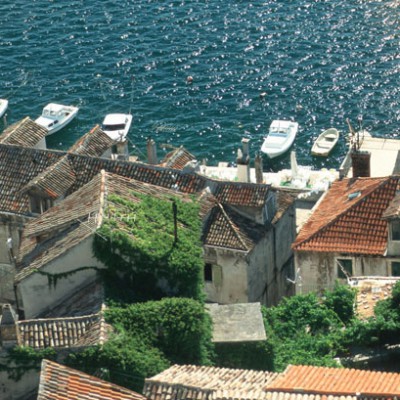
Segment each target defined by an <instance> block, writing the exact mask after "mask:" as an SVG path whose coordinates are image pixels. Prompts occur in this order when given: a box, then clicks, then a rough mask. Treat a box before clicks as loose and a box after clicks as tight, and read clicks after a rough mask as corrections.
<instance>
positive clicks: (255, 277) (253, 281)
mask: <svg viewBox="0 0 400 400" xmlns="http://www.w3.org/2000/svg"><path fill="white" fill-rule="evenodd" d="M271 236H272V235H271V233H270V234H269V235H268V234H267V235H265V236H264V238H263V239H261V240H260V241H259V242H258V243H257V245H256V246H255V247H254V249H253V250H252V251H251V253H250V254H249V255H248V260H249V267H248V293H249V294H248V299H249V300H248V301H249V302H251V303H253V302H260V303H261V304H263V305H267V303H268V298H269V297H274V294H273V292H274V291H275V289H274V287H273V285H272V286H271V285H268V282H270V281H271V276H272V275H273V265H274V256H273V247H272V240H270V237H271Z"/></svg>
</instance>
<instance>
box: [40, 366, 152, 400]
mask: <svg viewBox="0 0 400 400" xmlns="http://www.w3.org/2000/svg"><path fill="white" fill-rule="evenodd" d="M37 400H146V397H144V396H142V395H141V394H139V393H136V392H134V391H132V390H129V389H125V388H123V387H121V386H117V385H114V384H113V383H110V382H106V381H103V380H101V379H99V378H96V377H94V376H90V375H88V374H85V373H83V372H81V371H78V370H74V369H72V368H68V367H66V366H64V365H61V364H57V363H55V362H52V361H49V360H43V361H42V370H41V374H40V384H39V393H38V397H37Z"/></svg>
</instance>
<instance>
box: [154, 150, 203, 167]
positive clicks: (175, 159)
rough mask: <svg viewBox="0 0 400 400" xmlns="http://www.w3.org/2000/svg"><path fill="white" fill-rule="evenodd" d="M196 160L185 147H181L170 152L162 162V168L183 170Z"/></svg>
mask: <svg viewBox="0 0 400 400" xmlns="http://www.w3.org/2000/svg"><path fill="white" fill-rule="evenodd" d="M195 159H196V157H195V156H194V155H193V154H191V153H189V152H188V151H187V150H186V149H185V148H184V147H183V146H181V147H179V148H177V149H174V150H173V151H171V152H169V153H168V154H167V155H166V156H165V157H164V159H163V160H162V161H161V162H160V166H162V167H167V168H173V169H183V168H184V167H185V166H186V164H187V163H188V162H190V161H193V160H195Z"/></svg>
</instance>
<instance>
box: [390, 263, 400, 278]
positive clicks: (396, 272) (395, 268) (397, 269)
mask: <svg viewBox="0 0 400 400" xmlns="http://www.w3.org/2000/svg"><path fill="white" fill-rule="evenodd" d="M392 276H400V261H392Z"/></svg>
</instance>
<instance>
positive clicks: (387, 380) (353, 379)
mask: <svg viewBox="0 0 400 400" xmlns="http://www.w3.org/2000/svg"><path fill="white" fill-rule="evenodd" d="M266 389H267V390H268V391H272V390H277V391H281V392H283V391H286V392H295V393H310V394H312V393H314V394H319V395H324V394H325V395H337V396H355V395H358V396H359V397H367V396H377V397H380V398H382V397H384V396H386V397H391V396H399V395H400V374H396V373H387V372H375V371H366V370H357V369H348V368H326V367H313V366H301V365H289V366H288V367H287V368H286V370H285V372H283V373H282V374H280V375H279V376H278V377H277V378H276V379H275V380H274V381H273V382H271V383H270V384H267V385H266Z"/></svg>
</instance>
